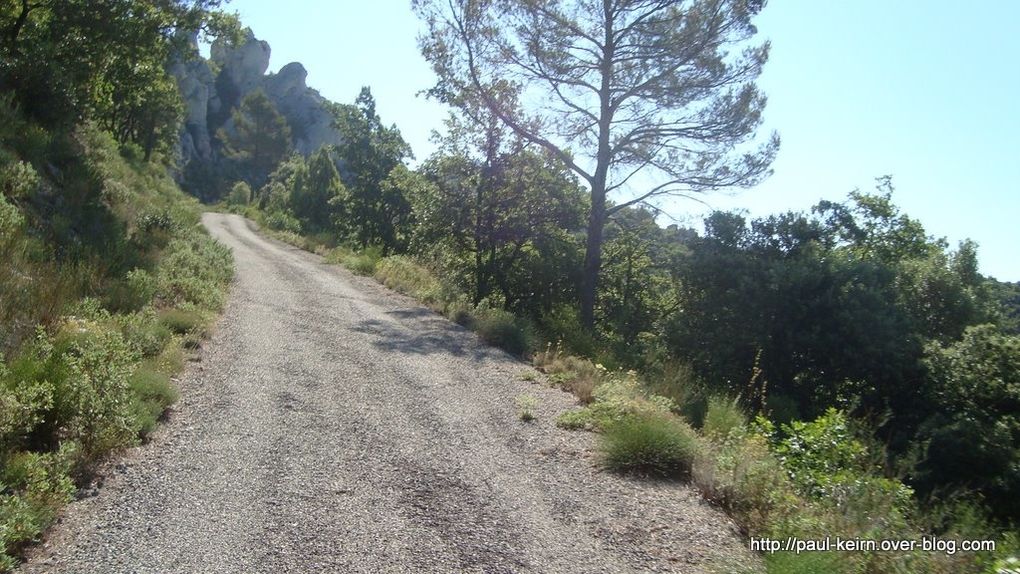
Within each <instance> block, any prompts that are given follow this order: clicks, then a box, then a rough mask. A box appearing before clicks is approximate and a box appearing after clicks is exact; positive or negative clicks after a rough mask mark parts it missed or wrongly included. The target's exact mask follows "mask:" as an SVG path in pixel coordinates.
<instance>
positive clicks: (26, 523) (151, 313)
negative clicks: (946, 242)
mask: <svg viewBox="0 0 1020 574" xmlns="http://www.w3.org/2000/svg"><path fill="white" fill-rule="evenodd" d="M128 4H129V3H120V4H118V5H117V6H113V5H111V6H110V9H111V10H120V9H124V10H128V11H129V12H130V11H131V10H133V8H132V7H131V6H129V5H128ZM19 11H20V12H19ZM53 11H56V8H52V7H51V5H50V4H47V3H23V6H16V5H15V4H13V3H11V4H4V5H3V7H2V8H0V18H2V22H3V23H4V25H5V28H4V30H5V34H4V40H3V45H2V46H0V61H2V62H3V64H2V65H0V80H2V81H0V85H2V86H3V87H4V89H3V90H2V91H0V572H5V571H8V570H9V569H11V568H13V567H14V566H15V565H16V562H17V557H18V556H19V553H20V552H21V550H22V549H23V548H24V547H25V545H27V544H29V543H31V542H34V541H36V540H38V538H39V536H40V535H41V533H42V532H43V531H44V530H45V529H46V528H47V527H48V526H49V525H50V524H51V523H52V522H53V520H54V519H55V517H56V516H57V515H58V513H59V512H60V511H61V508H62V507H63V505H64V504H66V503H67V502H69V501H70V500H72V499H73V498H74V496H75V495H76V492H77V488H78V487H79V486H80V485H83V484H86V483H87V482H88V481H89V480H90V475H91V473H92V472H93V471H94V470H95V469H96V468H97V465H98V464H99V463H101V462H102V461H104V460H106V459H108V458H109V457H110V456H111V455H113V454H115V453H116V452H117V451H119V450H122V449H124V448H126V447H130V446H133V445H136V444H139V443H140V442H142V441H144V440H146V437H147V436H148V435H149V434H150V433H151V432H153V430H155V428H156V425H157V423H158V421H159V420H160V418H161V417H162V416H163V413H164V412H165V410H166V408H167V407H168V406H169V405H170V404H172V403H173V402H174V401H175V400H176V398H177V390H176V388H175V386H174V384H173V382H172V380H171V377H173V375H175V374H177V373H178V372H180V371H181V370H182V369H183V368H184V364H185V361H186V357H187V352H188V349H190V348H193V347H195V346H197V345H198V344H199V343H200V341H201V338H202V337H203V335H204V334H205V332H206V330H207V329H208V328H209V326H210V325H211V323H212V321H213V320H214V318H215V316H216V315H217V312H218V311H219V310H220V308H221V307H222V306H223V304H224V302H225V297H226V290H227V284H228V283H229V281H230V278H231V277H232V275H233V262H232V259H231V256H230V253H229V251H228V250H227V249H226V248H225V247H223V246H221V245H219V244H217V243H215V242H214V241H213V240H212V238H210V237H209V236H208V235H207V234H206V233H205V232H204V230H203V229H202V228H201V226H200V224H199V215H200V206H199V204H198V202H197V201H195V200H194V199H192V198H189V197H187V196H186V195H185V194H184V193H182V192H181V190H180V189H179V188H178V187H177V185H176V184H175V183H174V182H173V180H172V179H171V178H170V176H169V171H168V162H167V157H168V156H167V152H168V151H170V149H171V147H172V145H173V142H174V141H175V138H176V137H177V126H178V125H179V124H178V121H179V114H180V104H179V99H177V97H176V87H175V86H174V85H173V83H172V82H171V81H170V80H169V79H168V78H167V77H166V75H165V73H164V72H163V62H164V61H165V58H166V54H167V52H166V49H167V48H168V46H169V42H170V39H169V36H168V35H167V34H169V33H171V32H172V30H173V28H174V27H175V26H177V25H181V24H183V23H189V24H194V25H198V23H199V21H200V20H201V19H202V18H203V17H204V15H207V13H206V12H205V11H204V8H203V7H202V6H197V5H187V6H186V5H184V4H178V3H175V2H167V3H163V4H161V6H160V8H159V9H158V10H151V11H148V12H145V13H144V16H139V15H138V14H137V13H134V12H132V13H133V14H134V16H133V17H131V18H120V17H116V18H115V17H113V16H114V15H113V14H112V13H109V14H107V13H105V12H103V13H98V12H100V11H97V10H95V6H94V5H92V4H91V3H89V2H66V3H61V6H60V8H59V11H60V12H61V16H62V17H61V18H56V17H54V14H53ZM19 14H20V15H22V16H23V17H24V18H18V19H16V21H17V22H18V26H17V27H13V28H8V27H6V26H7V24H8V23H9V22H8V18H10V21H11V22H14V21H15V16H17V15H19ZM104 14H105V15H104ZM136 26H137V28H135V27H136ZM68 37H75V38H78V39H79V40H80V42H81V43H82V44H78V45H75V44H74V43H70V42H67V41H66V38H68ZM124 54H130V61H131V62H132V66H131V67H127V68H125V67H123V66H120V64H122V63H124V62H125V60H123V59H122V58H120V56H123V55H124ZM153 63H155V68H153V67H150V64H153ZM168 94H169V96H171V97H170V98H169V101H167V100H164V99H161V97H162V96H166V95H168Z"/></svg>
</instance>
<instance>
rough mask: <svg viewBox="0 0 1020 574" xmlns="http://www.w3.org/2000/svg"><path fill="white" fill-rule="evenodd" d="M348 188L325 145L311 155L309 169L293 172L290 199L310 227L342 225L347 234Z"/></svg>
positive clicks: (313, 229) (325, 228) (341, 230)
mask: <svg viewBox="0 0 1020 574" xmlns="http://www.w3.org/2000/svg"><path fill="white" fill-rule="evenodd" d="M346 199H347V190H346V189H345V188H344V185H343V183H342V182H341V181H340V174H339V173H338V172H337V170H336V165H335V164H334V163H333V158H332V157H330V154H329V148H327V147H325V146H324V147H321V148H319V149H318V151H316V152H315V153H314V154H312V157H310V158H309V159H308V166H307V168H305V169H301V168H298V169H296V170H295V172H294V175H293V188H292V190H291V193H290V203H291V206H292V208H293V211H294V215H296V216H297V218H298V219H299V220H300V221H301V223H302V226H303V227H304V228H305V230H307V231H311V232H322V231H329V230H331V229H336V228H337V227H339V234H340V235H341V236H345V235H346V233H345V231H346V230H345V229H344V228H342V227H341V226H343V225H345V221H344V220H345V218H344V217H342V216H340V214H342V213H343V209H344V204H345V203H346Z"/></svg>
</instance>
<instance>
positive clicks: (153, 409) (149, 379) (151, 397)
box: [130, 362, 178, 438]
mask: <svg viewBox="0 0 1020 574" xmlns="http://www.w3.org/2000/svg"><path fill="white" fill-rule="evenodd" d="M130 386H131V407H130V408H131V413H132V419H133V421H134V429H135V432H136V433H137V434H138V435H139V436H141V437H143V438H144V437H146V436H147V435H148V434H149V433H151V432H152V431H153V430H154V429H155V428H156V424H157V422H158V421H159V418H160V417H161V416H163V412H164V411H165V410H166V408H167V407H168V406H170V405H172V404H173V403H174V402H176V401H177V397H178V393H177V389H176V388H175V387H174V386H173V384H172V383H171V382H170V377H169V376H168V375H167V374H166V373H164V372H162V371H161V370H160V369H159V368H158V365H157V364H153V363H152V362H145V363H142V364H141V365H139V366H138V368H136V369H135V371H134V373H132V374H131V379H130Z"/></svg>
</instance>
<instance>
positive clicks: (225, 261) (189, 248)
mask: <svg viewBox="0 0 1020 574" xmlns="http://www.w3.org/2000/svg"><path fill="white" fill-rule="evenodd" d="M233 274H234V262H233V257H232V256H231V254H230V250H229V249H228V248H227V247H225V246H223V245H222V244H220V243H217V242H216V241H215V240H213V239H212V238H211V237H209V236H207V235H204V234H200V233H198V232H192V233H189V234H187V236H186V237H184V238H175V239H173V240H172V241H170V243H169V244H168V245H167V248H166V253H165V254H164V256H163V259H162V260H161V261H160V264H159V267H158V270H157V274H156V276H157V280H158V287H157V290H156V295H155V299H156V300H157V301H159V303H160V304H161V305H163V306H170V307H172V306H181V305H183V304H186V303H191V304H193V305H195V306H198V307H201V308H203V309H212V310H219V309H221V308H222V307H223V304H224V303H225V301H226V290H225V289H224V286H225V285H226V284H227V283H229V281H230V279H231V277H233Z"/></svg>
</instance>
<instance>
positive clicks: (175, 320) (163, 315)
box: [159, 309, 206, 335]
mask: <svg viewBox="0 0 1020 574" xmlns="http://www.w3.org/2000/svg"><path fill="white" fill-rule="evenodd" d="M159 321H160V324H161V325H162V326H163V327H164V328H166V329H169V330H170V331H171V332H173V333H175V334H177V335H189V334H194V333H199V334H200V333H202V332H203V331H204V330H205V324H206V318H205V315H204V314H203V313H202V312H201V311H198V310H195V309H166V310H164V311H162V312H160V314H159Z"/></svg>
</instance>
